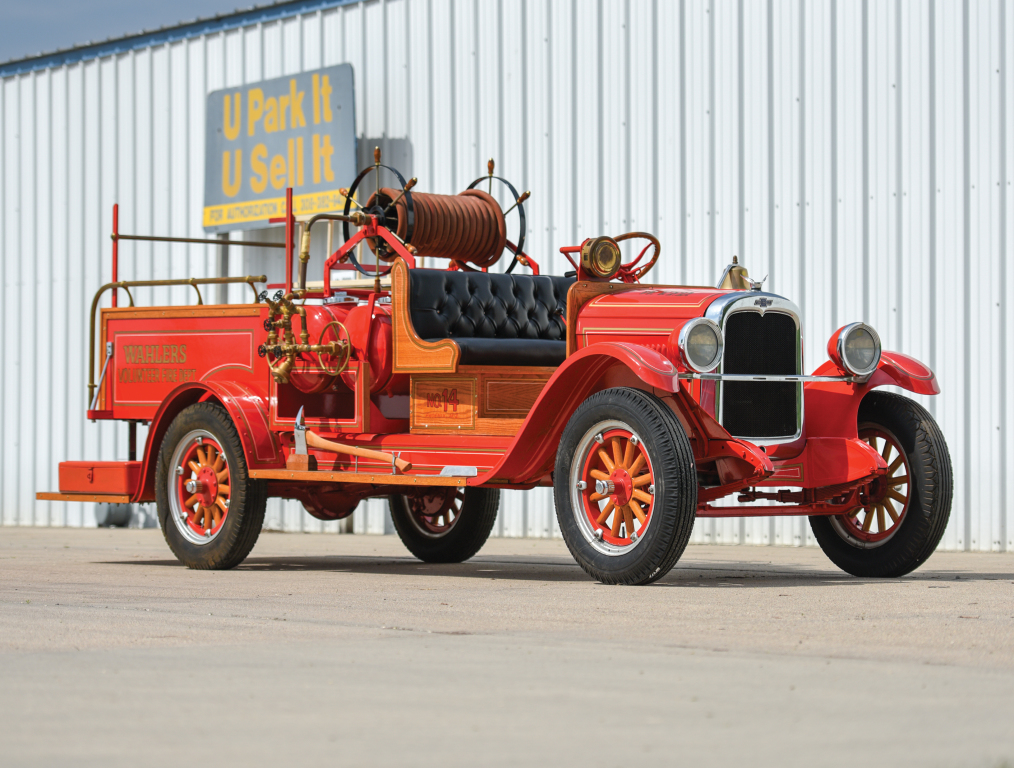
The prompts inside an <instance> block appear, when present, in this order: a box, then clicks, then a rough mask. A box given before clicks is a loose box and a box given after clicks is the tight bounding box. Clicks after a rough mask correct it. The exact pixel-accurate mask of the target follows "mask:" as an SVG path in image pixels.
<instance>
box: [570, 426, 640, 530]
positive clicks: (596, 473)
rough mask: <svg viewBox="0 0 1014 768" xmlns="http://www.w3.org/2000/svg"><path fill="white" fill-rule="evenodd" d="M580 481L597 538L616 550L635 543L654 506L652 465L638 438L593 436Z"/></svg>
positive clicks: (620, 433)
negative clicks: (616, 547)
mask: <svg viewBox="0 0 1014 768" xmlns="http://www.w3.org/2000/svg"><path fill="white" fill-rule="evenodd" d="M581 477H582V483H583V484H584V485H583V488H582V491H581V498H582V500H583V502H584V507H585V514H587V516H588V521H589V522H590V523H591V527H592V530H593V531H594V532H595V536H596V538H599V537H601V539H602V541H605V542H607V543H609V544H614V545H619V546H624V545H629V544H633V543H634V542H635V541H637V539H638V538H639V537H640V536H642V535H643V534H644V530H645V529H646V528H647V526H648V523H649V521H650V520H651V513H652V510H653V509H654V506H655V496H654V493H655V478H654V474H653V470H652V467H651V461H650V460H649V458H648V453H647V451H645V449H644V445H643V444H642V443H641V441H640V440H639V439H638V438H637V436H636V435H634V434H633V433H632V432H630V431H629V430H626V429H619V428H617V429H611V430H608V431H606V432H604V433H602V434H601V435H598V436H596V439H595V443H593V444H592V448H591V450H590V451H589V452H588V455H587V457H586V458H585V462H584V467H583V470H582V474H581ZM579 487H580V486H579Z"/></svg>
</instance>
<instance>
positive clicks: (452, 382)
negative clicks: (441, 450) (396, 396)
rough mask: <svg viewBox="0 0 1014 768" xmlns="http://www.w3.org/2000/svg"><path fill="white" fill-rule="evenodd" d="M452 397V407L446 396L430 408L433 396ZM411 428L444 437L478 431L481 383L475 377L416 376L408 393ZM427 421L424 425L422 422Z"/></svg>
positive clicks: (417, 431)
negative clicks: (449, 434) (445, 435)
mask: <svg viewBox="0 0 1014 768" xmlns="http://www.w3.org/2000/svg"><path fill="white" fill-rule="evenodd" d="M441 395H443V396H447V395H451V396H453V404H452V405H449V404H448V402H447V401H446V397H444V398H443V399H442V400H441V402H442V405H440V404H438V405H435V406H433V407H429V401H430V399H431V397H434V399H435V397H440V396H441ZM409 397H410V398H411V399H410V401H409V428H410V430H411V431H412V432H414V433H421V434H431V435H432V434H442V433H461V432H469V433H474V432H475V417H476V415H477V414H478V411H479V404H478V398H479V382H478V378H477V377H476V376H460V375H443V376H440V375H437V376H428V375H422V376H413V377H412V384H411V388H410V390H409ZM423 422H425V423H423Z"/></svg>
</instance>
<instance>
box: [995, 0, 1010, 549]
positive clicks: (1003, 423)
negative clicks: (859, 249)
mask: <svg viewBox="0 0 1014 768" xmlns="http://www.w3.org/2000/svg"><path fill="white" fill-rule="evenodd" d="M998 26H999V28H1000V86H999V87H1000V104H999V112H1000V183H999V187H1000V200H999V204H1000V232H999V240H1000V242H999V250H998V257H999V258H998V261H999V263H1000V264H999V283H1000V297H1001V299H1000V322H999V335H1000V343H999V345H998V346H999V357H1000V360H999V370H1000V381H1001V382H1005V381H1006V380H1007V322H1008V320H1007V305H1008V304H1009V301H1010V298H1009V297H1008V296H1007V185H1008V184H1009V183H1010V182H1009V181H1008V179H1007V4H1006V3H1005V2H1001V3H1000V19H999V24H998ZM997 429H998V430H999V432H1000V453H999V462H1000V473H1001V476H1006V472H1007V440H1008V434H1007V388H1006V387H1005V386H1002V385H1001V387H1000V404H999V408H998V426H997ZM1008 514H1009V506H1008V503H1007V494H1003V493H1002V494H1000V530H999V531H998V532H997V536H998V538H999V540H1000V547H999V548H1000V551H1001V552H1006V551H1007V550H1008V544H1009V542H1008V538H1007V537H1008V526H1007V515H1008Z"/></svg>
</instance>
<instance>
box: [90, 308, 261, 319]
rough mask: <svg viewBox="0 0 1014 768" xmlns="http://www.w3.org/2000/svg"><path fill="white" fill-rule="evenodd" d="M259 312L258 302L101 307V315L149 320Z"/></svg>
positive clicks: (246, 314)
mask: <svg viewBox="0 0 1014 768" xmlns="http://www.w3.org/2000/svg"><path fill="white" fill-rule="evenodd" d="M260 313H261V305H260V304H246V305H239V306H236V305H231V304H228V305H221V304H219V305H215V304H201V305H197V306H191V307H145V308H143V309H138V308H137V307H116V308H113V307H105V308H103V309H102V317H103V318H105V317H106V316H107V315H110V316H112V317H115V318H116V319H117V320H122V319H123V318H133V319H137V320H149V319H151V318H158V317H173V318H175V317H257V316H259V315H260Z"/></svg>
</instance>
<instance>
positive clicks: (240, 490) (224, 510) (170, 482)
mask: <svg viewBox="0 0 1014 768" xmlns="http://www.w3.org/2000/svg"><path fill="white" fill-rule="evenodd" d="M195 467H196V469H195ZM202 479H203V481H204V487H203V490H198V491H197V492H194V491H189V490H187V489H186V484H187V483H188V482H191V481H199V480H202ZM191 499H193V501H192V502H191V503H190V504H189V505H188V504H187V502H188V501H190V500H191ZM155 500H156V504H157V508H158V521H159V525H160V526H161V528H162V535H163V536H165V540H166V543H167V544H168V545H169V549H171V550H172V552H173V554H174V555H176V558H177V559H178V560H179V561H180V562H181V563H183V564H184V565H186V566H187V567H188V568H195V569H199V570H225V569H228V568H234V567H235V566H237V565H239V564H240V563H241V562H243V560H244V559H245V558H246V556H247V555H248V554H250V550H252V549H253V546H254V544H255V543H256V542H257V537H258V536H259V535H260V532H261V527H262V526H263V525H264V508H265V505H266V503H267V493H266V484H265V483H264V481H258V480H251V479H250V476H249V474H248V472H247V466H246V457H245V456H244V455H243V446H242V444H241V443H240V440H239V435H238V434H237V433H236V427H235V426H234V425H233V423H232V419H230V418H229V414H228V413H227V412H226V411H225V409H224V408H222V407H221V406H219V405H215V404H214V403H197V404H196V405H191V406H190V407H188V408H184V409H183V410H182V411H180V413H179V415H178V416H177V417H176V418H175V419H174V420H173V423H172V424H170V425H169V429H168V430H167V431H166V434H165V438H164V439H163V440H162V448H161V450H159V453H158V462H157V464H156V468H155Z"/></svg>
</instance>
